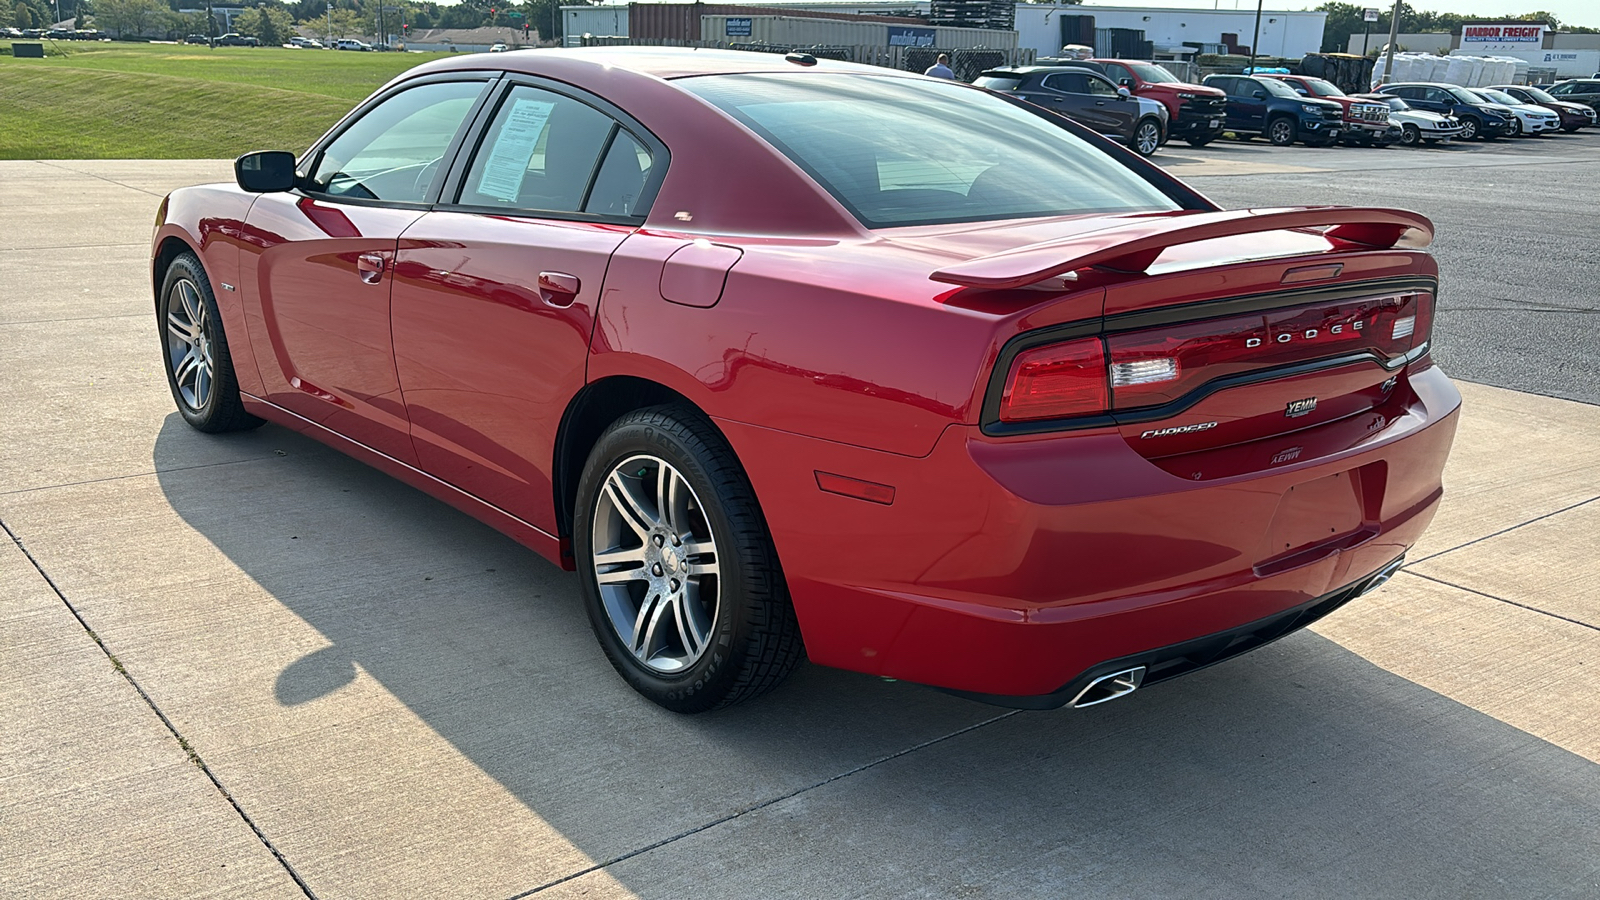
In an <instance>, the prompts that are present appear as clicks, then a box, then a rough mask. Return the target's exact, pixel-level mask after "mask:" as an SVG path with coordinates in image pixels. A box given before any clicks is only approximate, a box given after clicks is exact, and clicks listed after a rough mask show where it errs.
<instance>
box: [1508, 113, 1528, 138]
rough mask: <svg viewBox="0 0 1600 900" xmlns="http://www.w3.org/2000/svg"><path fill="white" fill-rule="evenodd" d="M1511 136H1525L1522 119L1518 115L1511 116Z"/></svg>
mask: <svg viewBox="0 0 1600 900" xmlns="http://www.w3.org/2000/svg"><path fill="white" fill-rule="evenodd" d="M1508 136H1509V137H1524V136H1525V135H1523V133H1522V120H1521V119H1519V118H1517V117H1516V116H1512V117H1511V133H1510V134H1509V135H1508Z"/></svg>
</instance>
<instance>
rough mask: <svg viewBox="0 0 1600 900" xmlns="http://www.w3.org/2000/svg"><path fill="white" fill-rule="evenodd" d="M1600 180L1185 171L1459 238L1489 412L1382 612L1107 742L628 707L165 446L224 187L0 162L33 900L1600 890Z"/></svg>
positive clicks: (282, 453)
mask: <svg viewBox="0 0 1600 900" xmlns="http://www.w3.org/2000/svg"><path fill="white" fill-rule="evenodd" d="M1597 158H1600V135H1594V134H1583V135H1578V136H1575V137H1568V136H1559V137H1552V138H1545V139H1538V140H1524V141H1514V142H1513V141H1499V142H1495V143H1493V144H1489V145H1472V146H1463V147H1447V148H1441V149H1436V150H1430V149H1424V150H1416V151H1408V150H1401V149H1389V150H1368V149H1348V150H1346V149H1301V148H1293V149H1290V150H1284V149H1281V148H1272V147H1269V146H1268V145H1266V144H1265V143H1264V142H1256V143H1254V144H1237V143H1233V142H1219V143H1218V144H1213V145H1211V146H1209V147H1207V148H1205V149H1203V150H1190V149H1189V148H1187V147H1183V146H1181V145H1180V146H1177V147H1172V146H1169V147H1167V148H1164V149H1163V150H1162V152H1161V153H1159V154H1158V155H1157V157H1156V159H1157V160H1158V161H1160V162H1162V163H1163V164H1164V165H1167V166H1169V167H1170V168H1171V169H1172V171H1174V172H1175V173H1177V174H1179V175H1180V176H1181V177H1183V178H1185V179H1188V180H1190V181H1191V183H1193V184H1194V185H1195V186H1196V187H1198V188H1199V189H1200V190H1202V191H1204V192H1206V193H1208V194H1209V195H1210V196H1212V197H1213V198H1215V199H1217V200H1219V201H1221V202H1223V203H1224V204H1225V205H1228V206H1246V205H1253V206H1275V205H1289V204H1293V203H1305V202H1313V203H1315V202H1342V203H1361V204H1373V205H1386V204H1393V205H1398V206H1403V207H1409V208H1413V209H1418V210H1420V211H1422V212H1424V213H1426V214H1428V215H1430V216H1432V217H1433V218H1434V219H1435V221H1436V222H1437V223H1438V225H1439V226H1440V237H1439V240H1438V243H1437V244H1436V252H1437V253H1438V255H1439V257H1440V262H1441V268H1442V269H1443V292H1442V297H1441V305H1440V312H1439V320H1438V323H1437V325H1436V329H1435V333H1436V340H1437V342H1438V344H1439V348H1438V350H1437V354H1436V355H1437V357H1438V358H1439V359H1440V360H1441V362H1442V363H1443V364H1444V365H1445V366H1446V368H1447V369H1448V370H1449V371H1450V372H1451V373H1452V374H1455V375H1457V376H1459V377H1463V378H1472V379H1474V380H1475V381H1477V382H1480V383H1478V384H1471V383H1468V384H1463V385H1462V389H1463V393H1464V394H1465V395H1466V399H1467V404H1468V405H1467V408H1466V411H1465V413H1464V418H1463V422H1462V426H1461V431H1460V435H1459V437H1458V440H1457V445H1456V449H1455V451H1454V455H1453V457H1452V459H1451V462H1450V466H1449V468H1448V469H1447V471H1446V485H1447V490H1448V491H1449V492H1450V493H1449V495H1448V497H1447V499H1446V501H1445V504H1444V506H1443V509H1442V511H1441V512H1440V514H1439V517H1438V519H1437V520H1436V521H1435V524H1434V527H1433V529H1432V531H1431V532H1430V533H1429V534H1428V535H1427V537H1426V538H1425V539H1424V543H1423V544H1422V545H1421V546H1419V547H1418V548H1417V549H1416V550H1415V551H1414V552H1413V553H1412V560H1413V562H1412V563H1411V565H1410V566H1409V567H1408V569H1407V570H1406V571H1405V572H1403V573H1402V574H1401V575H1399V576H1397V577H1396V579H1395V580H1394V581H1392V582H1391V583H1390V585H1389V586H1387V587H1385V588H1384V589H1383V590H1382V591H1380V592H1379V593H1378V594H1376V595H1373V596H1370V597H1367V598H1364V599H1361V600H1358V601H1356V602H1354V603H1352V604H1351V605H1350V606H1349V607H1346V608H1345V609H1343V610H1341V611H1340V612H1338V613H1336V614H1335V615H1333V616H1331V617H1330V618H1328V619H1326V620H1324V621H1323V622H1322V623H1320V624H1319V625H1318V626H1316V627H1315V629H1314V631H1313V632H1303V633H1300V634H1298V635H1295V636H1292V637H1290V638H1288V639H1286V640H1284V641H1283V642H1281V643H1279V644H1276V645H1274V646H1271V647H1268V648H1266V649H1263V650H1261V651H1259V652H1256V653H1252V654H1249V655H1246V656H1244V657H1241V658H1239V659H1237V660H1234V661H1231V662H1228V663H1225V664H1223V665H1221V666H1218V667H1216V668H1214V669H1211V670H1209V671H1206V672H1203V673H1199V674H1197V675H1195V676H1193V677H1190V678H1185V679H1182V680H1180V681H1176V682H1173V683H1171V684H1166V685H1159V686H1156V687H1153V688H1151V689H1150V690H1148V691H1140V692H1137V693H1135V694H1134V695H1133V696H1131V697H1129V698H1127V699H1125V700H1122V701H1119V702H1117V703H1112V704H1108V705H1106V706H1103V707H1098V708H1095V709H1089V710H1080V711H1075V712H1074V711H1057V712H1052V713H1012V712H1008V711H1006V710H1000V709H994V708H990V707H985V706H979V705H975V704H972V703H969V702H966V701H963V700H958V699H954V698H951V697H946V696H944V695H941V694H937V693H934V692H932V691H928V690H925V689H922V688H918V687H914V686H911V685H903V684H890V683H884V682H880V681H877V680H874V679H870V678H866V677H862V676H857V675H850V674H845V673H841V672H837V671H831V670H824V669H820V668H815V667H813V668H809V669H805V670H802V671H801V673H800V674H799V675H798V676H797V677H796V678H795V679H793V680H792V681H791V682H789V683H788V684H786V685H785V686H784V687H783V688H781V689H779V690H778V691H776V692H775V693H773V694H772V695H770V696H769V697H767V698H766V699H764V700H762V701H759V702H756V703H753V704H748V705H746V706H743V707H739V708H736V709H732V710H728V711H726V712H723V713H717V714H711V715H706V716H700V717H695V718H683V717H678V716H674V715H672V714H670V713H666V712H664V711H662V710H660V709H658V708H656V707H654V706H652V705H651V704H649V703H648V702H646V701H644V700H643V699H641V698H639V697H638V696H637V695H635V694H634V693H633V692H632V691H631V690H630V689H629V688H628V687H627V686H626V685H625V684H623V683H622V682H621V681H620V680H618V679H617V678H615V676H614V674H613V673H612V671H611V668H610V666H609V665H608V664H607V663H606V661H605V659H604V658H603V656H602V655H601V654H600V653H599V652H597V650H596V648H595V646H594V643H593V639H592V637H591V636H590V635H589V633H588V624H587V622H586V621H585V619H584V616H583V612H582V609H581V607H580V605H579V602H578V598H577V591H576V581H575V579H574V577H573V576H571V575H570V574H567V573H563V572H560V571H558V570H556V569H555V568H554V567H552V566H550V565H547V564H546V563H544V562H543V561H541V560H540V559H538V558H537V557H535V556H534V555H533V554H532V553H530V552H528V551H525V550H523V549H521V548H520V547H518V546H516V545H514V544H513V543H512V542H511V541H509V540H508V539H506V538H504V537H502V536H500V535H499V534H497V533H495V532H493V531H491V530H489V529H488V528H486V527H484V526H482V525H480V524H478V523H476V522H473V521H471V520H469V519H467V518H466V517H464V516H462V515H460V514H457V513H455V512H454V511H452V510H450V509H448V508H446V507H444V506H443V505H442V504H439V503H436V502H434V501H432V500H429V499H427V498H426V497H424V496H422V495H421V494H419V493H417V492H415V491H413V490H411V489H409V488H406V487H403V486H401V485H400V484H398V483H397V482H393V481H391V480H389V479H387V478H386V477H384V476H382V475H379V474H377V473H376V472H374V471H372V470H370V469H368V468H366V467H364V466H362V465H361V464H359V463H356V462H353V461H351V460H349V459H347V458H345V457H343V456H340V455H339V454H337V453H334V452H332V451H329V450H326V449H324V448H322V447H321V446H320V445H317V444H315V443H312V442H310V441H308V440H306V439H303V438H301V437H299V436H297V435H294V434H292V433H290V432H288V431H285V430H283V429H280V428H276V427H273V426H267V427H266V428H263V429H261V430H260V431H256V432H251V433H247V434H243V435H236V436H229V437H224V438H212V437H206V436H204V435H199V434H196V433H193V432H192V431H190V430H189V429H188V428H187V426H185V425H184V424H183V422H182V421H181V419H179V417H178V416H177V414H176V413H173V412H172V411H171V399H170V397H169V395H168V393H167V391H166V388H165V386H164V385H163V384H162V383H161V370H160V368H159V361H158V359H157V352H158V350H157V347H158V342H157V337H156V331H155V322H154V317H153V315H152V314H151V312H150V298H149V289H148V268H147V263H146V259H147V253H148V246H147V241H148V237H149V230H150V223H151V220H152V218H153V215H154V208H155V204H156V198H157V197H158V196H159V195H160V194H161V193H162V192H163V191H164V190H166V189H168V188H170V187H175V186H177V185H180V184H185V183H190V182H193V181H197V180H205V179H215V178H225V177H227V176H228V167H227V165H226V164H225V163H215V162H198V163H185V162H160V163H148V162H137V161H123V162H72V163H28V162H6V163H0V183H4V184H5V185H6V186H7V187H6V189H5V191H4V192H3V193H0V271H3V272H4V273H6V286H5V290H4V292H0V373H3V375H4V377H0V403H3V404H4V409H5V410H6V413H7V424H6V427H5V429H4V430H3V431H0V448H3V452H0V522H3V523H4V525H5V528H6V530H7V531H8V532H9V534H10V536H11V537H14V538H15V543H14V542H12V541H11V540H9V539H8V540H3V541H0V597H4V598H5V599H4V603H3V605H0V622H3V625H0V685H3V687H0V717H3V718H0V750H3V751H4V755H3V757H0V758H3V759H4V760H5V763H4V764H3V766H4V768H3V769H0V772H3V778H0V785H3V787H0V885H4V889H3V890H0V894H10V893H15V894H16V895H17V896H29V897H38V896H85V895H110V894H116V895H121V896H162V897H170V896H218V897H240V896H272V897H277V896H282V897H297V896H306V895H311V896H316V897H345V896H349V897H385V898H387V897H403V896H429V897H431V896H452V897H492V898H500V897H512V896H525V895H528V894H529V893H532V892H539V893H540V894H541V895H542V896H630V895H638V896H644V897H680V896H685V895H696V896H706V897H721V896H726V897H749V896H794V897H820V896H871V897H886V896H933V897H945V896H1006V897H1014V896H1040V897H1046V896H1049V897H1055V896H1063V895H1068V894H1070V895H1074V896H1078V895H1083V896H1099V895H1106V896H1113V895H1114V896H1129V895H1134V896H1230V897H1233V896H1319V895H1327V896H1441V897H1443V896H1449V897H1455V896H1465V895H1473V894H1477V895H1485V896H1572V897H1579V896H1593V895H1594V893H1595V892H1596V891H1600V852H1597V851H1600V766H1597V763H1600V729H1597V728H1596V727H1595V726H1594V724H1593V723H1594V722H1596V721H1600V665H1597V664H1596V663H1595V662H1594V660H1595V659H1596V658H1597V651H1600V563H1597V562H1596V560H1595V558H1594V554H1593V552H1592V548H1593V543H1594V539H1595V535H1596V534H1600V502H1595V501H1597V500H1600V408H1597V407H1596V406H1594V405H1591V404H1594V403H1597V402H1600V397H1597V396H1595V395H1594V392H1595V391H1596V390H1600V389H1597V388H1596V385H1597V384H1600V375H1597V373H1596V371H1595V367H1596V365H1597V363H1596V359H1600V353H1597V352H1596V350H1597V348H1596V338H1595V336H1594V329H1593V324H1592V320H1593V319H1594V317H1595V314H1596V313H1595V310H1596V303H1595V300H1594V290H1593V288H1592V285H1593V284H1595V283H1596V278H1597V276H1600V262H1597V261H1596V260H1595V259H1594V258H1593V255H1592V254H1589V253H1586V252H1585V250H1584V248H1587V247H1588V245H1589V243H1590V242H1591V240H1590V229H1589V228H1588V227H1587V225H1586V224H1585V222H1586V219H1587V217H1588V216H1589V215H1590V214H1591V212H1592V211H1593V210H1595V209H1596V208H1597V207H1600V187H1596V186H1595V184H1594V182H1593V180H1592V178H1590V177H1589V172H1590V170H1591V169H1592V167H1593V165H1594V161H1595V160H1596V159H1597ZM1380 166H1381V167H1384V168H1383V169H1382V170H1379V169H1378V167H1380ZM1513 388H1515V389H1522V390H1532V391H1536V392H1537V393H1540V394H1546V395H1551V396H1533V395H1530V394H1528V393H1519V392H1517V391H1516V390H1511V389H1513ZM1586 392H1587V393H1586ZM1557 397H1570V398H1575V399H1578V400H1585V401H1588V402H1587V403H1579V402H1572V400H1565V399H1556V398H1557ZM58 592H59V593H58ZM97 641H98V642H99V643H98V644H97ZM102 647H103V648H104V649H103V650H102ZM107 653H109V654H111V655H113V656H114V657H115V660H116V662H117V666H119V667H120V669H121V672H125V673H126V676H127V677H126V678H125V677H124V675H123V674H121V672H119V669H118V667H117V666H113V664H112V662H111V661H110V660H108V659H107V656H106V654H107ZM186 751H188V752H192V753H193V754H194V757H193V759H191V758H190V757H189V755H188V752H186Z"/></svg>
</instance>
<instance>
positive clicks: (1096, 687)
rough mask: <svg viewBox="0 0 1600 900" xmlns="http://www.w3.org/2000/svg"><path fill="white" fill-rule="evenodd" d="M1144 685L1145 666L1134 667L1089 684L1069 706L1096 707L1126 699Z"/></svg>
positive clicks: (1102, 677)
mask: <svg viewBox="0 0 1600 900" xmlns="http://www.w3.org/2000/svg"><path fill="white" fill-rule="evenodd" d="M1143 683H1144V666H1134V667H1133V668H1131V669H1123V670H1122V671H1120V672H1112V673H1111V674H1110V675H1101V676H1100V677H1099V678H1096V679H1095V680H1093V681H1091V682H1089V684H1088V686H1087V687H1085V688H1084V689H1083V690H1081V691H1079V692H1078V696H1076V697H1074V698H1072V702H1071V703H1069V704H1067V705H1068V706H1070V707H1072V708H1073V709H1082V708H1084V707H1085V706H1096V705H1098V704H1101V703H1106V702H1109V701H1111V700H1115V699H1117V698H1118V697H1126V696H1128V695H1129V694H1131V693H1133V692H1134V691H1136V690H1138V689H1139V685H1141V684H1143Z"/></svg>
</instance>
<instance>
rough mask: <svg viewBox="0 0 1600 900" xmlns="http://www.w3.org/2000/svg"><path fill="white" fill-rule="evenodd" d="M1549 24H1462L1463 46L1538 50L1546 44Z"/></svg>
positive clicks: (1481, 48)
mask: <svg viewBox="0 0 1600 900" xmlns="http://www.w3.org/2000/svg"><path fill="white" fill-rule="evenodd" d="M1549 27H1550V26H1548V25H1537V24H1531V23H1528V22H1499V23H1492V24H1491V23H1478V24H1475V25H1463V26H1461V47H1462V49H1463V50H1465V49H1467V48H1468V47H1471V48H1472V49H1473V50H1475V51H1476V50H1537V49H1539V48H1540V47H1543V46H1544V33H1545V31H1546V30H1547V29H1548V28H1549Z"/></svg>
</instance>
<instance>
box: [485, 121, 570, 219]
mask: <svg viewBox="0 0 1600 900" xmlns="http://www.w3.org/2000/svg"><path fill="white" fill-rule="evenodd" d="M555 106H556V105H555V103H553V102H551V101H549V100H529V99H527V98H526V97H518V98H517V99H515V100H513V101H512V102H511V112H510V114H508V115H507V116H506V120H505V124H504V125H502V126H501V128H500V133H499V134H498V135H496V136H495V139H494V147H493V149H491V150H490V151H489V158H488V160H487V161H485V162H484V164H483V175H482V176H481V177H480V178H479V179H478V193H479V194H480V195H482V196H484V197H494V198H495V199H497V200H504V201H506V202H507V203H515V202H516V200H517V196H518V194H520V193H521V192H522V179H523V178H524V177H526V176H527V174H528V163H529V162H530V161H532V159H533V148H534V147H536V146H537V145H538V143H539V137H540V136H541V135H543V134H544V126H545V124H546V123H548V122H549V121H550V111H551V110H552V109H555Z"/></svg>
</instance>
